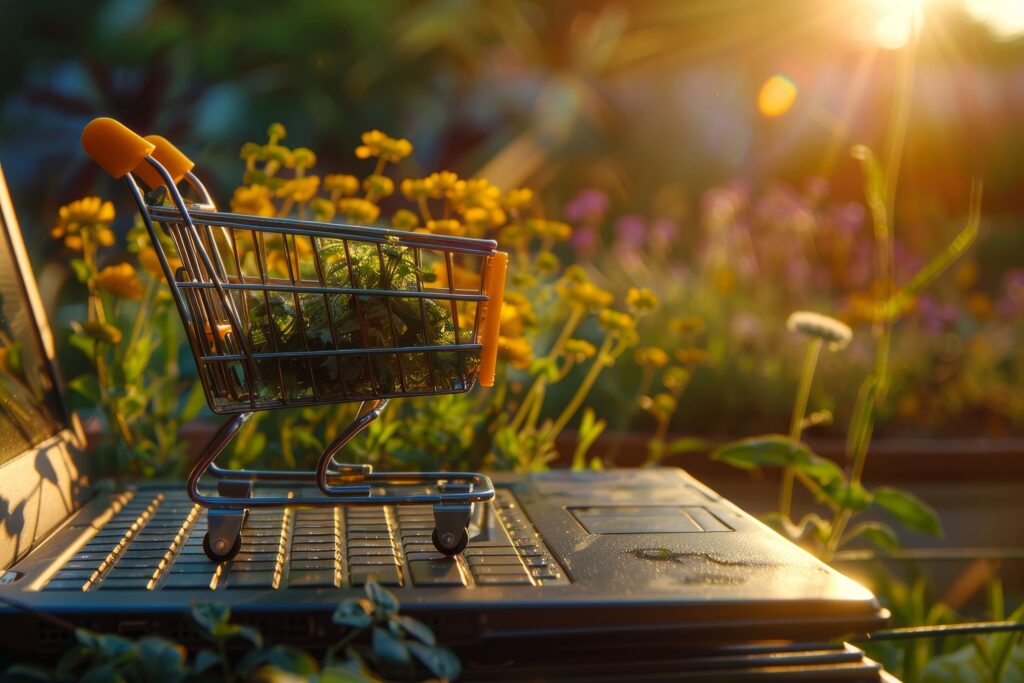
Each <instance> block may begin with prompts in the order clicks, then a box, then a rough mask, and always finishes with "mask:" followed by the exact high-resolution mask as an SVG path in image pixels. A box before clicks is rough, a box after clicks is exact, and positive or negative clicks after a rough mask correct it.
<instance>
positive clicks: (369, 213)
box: [338, 197, 380, 223]
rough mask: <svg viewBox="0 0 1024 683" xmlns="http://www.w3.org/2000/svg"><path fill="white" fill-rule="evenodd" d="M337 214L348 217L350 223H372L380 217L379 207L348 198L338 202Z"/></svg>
mask: <svg viewBox="0 0 1024 683" xmlns="http://www.w3.org/2000/svg"><path fill="white" fill-rule="evenodd" d="M338 212H339V213H343V214H345V215H346V216H348V219H349V220H350V221H355V222H357V223H372V222H374V221H375V220H377V216H379V215H380V207H379V206H377V205H376V204H374V203H373V202H368V201H366V200H365V199H357V198H354V197H353V198H348V199H339V200H338Z"/></svg>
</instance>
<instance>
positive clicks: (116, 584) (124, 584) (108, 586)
mask: <svg viewBox="0 0 1024 683" xmlns="http://www.w3.org/2000/svg"><path fill="white" fill-rule="evenodd" d="M148 583H149V577H148V576H147V577H145V578H139V577H135V578H116V577H111V578H106V579H103V580H102V581H100V583H99V588H100V590H114V591H119V590H120V591H125V590H146V584H148Z"/></svg>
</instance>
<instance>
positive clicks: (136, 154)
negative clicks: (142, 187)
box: [82, 118, 154, 178]
mask: <svg viewBox="0 0 1024 683" xmlns="http://www.w3.org/2000/svg"><path fill="white" fill-rule="evenodd" d="M82 148H83V149H84V150H85V153H86V154H88V155H89V157H90V158H92V160H93V161H95V162H96V163H97V164H99V165H100V166H102V167H103V170H104V171H106V172H107V173H109V174H110V175H111V176H113V177H114V178H123V177H124V176H125V175H127V174H128V173H130V172H131V171H132V170H133V169H134V168H135V167H136V166H138V165H139V163H140V162H142V160H143V159H145V158H146V157H148V156H149V155H150V154H151V153H152V152H153V149H154V145H153V143H152V142H148V141H146V140H145V139H144V138H142V137H139V136H138V135H136V134H135V133H134V132H133V131H132V130H131V129H129V128H127V127H125V126H123V125H121V124H120V123H118V122H117V121H115V120H114V119H108V118H99V119H93V120H92V121H90V122H89V123H88V125H86V127H85V129H84V130H83V131H82Z"/></svg>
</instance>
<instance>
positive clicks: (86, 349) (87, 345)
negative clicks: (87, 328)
mask: <svg viewBox="0 0 1024 683" xmlns="http://www.w3.org/2000/svg"><path fill="white" fill-rule="evenodd" d="M68 344H69V345H70V346H71V347H72V348H74V349H78V350H79V351H81V352H82V353H84V354H85V355H86V357H87V358H90V359H91V358H92V357H93V355H94V354H95V351H96V340H95V339H93V338H92V337H88V336H86V335H84V334H81V333H79V332H72V333H71V334H69V335H68Z"/></svg>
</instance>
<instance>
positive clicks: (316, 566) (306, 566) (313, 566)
mask: <svg viewBox="0 0 1024 683" xmlns="http://www.w3.org/2000/svg"><path fill="white" fill-rule="evenodd" d="M332 567H334V558H333V557H332V558H331V559H329V560H297V559H295V558H292V563H291V570H292V571H293V572H294V571H296V570H298V571H307V570H320V569H324V568H327V569H331V568H332ZM331 571H333V569H331Z"/></svg>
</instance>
